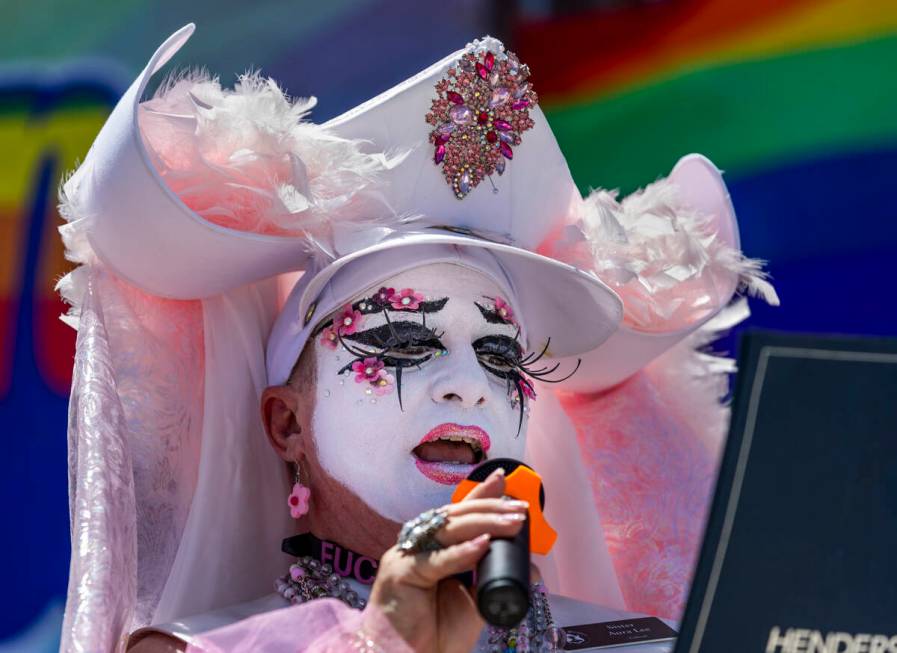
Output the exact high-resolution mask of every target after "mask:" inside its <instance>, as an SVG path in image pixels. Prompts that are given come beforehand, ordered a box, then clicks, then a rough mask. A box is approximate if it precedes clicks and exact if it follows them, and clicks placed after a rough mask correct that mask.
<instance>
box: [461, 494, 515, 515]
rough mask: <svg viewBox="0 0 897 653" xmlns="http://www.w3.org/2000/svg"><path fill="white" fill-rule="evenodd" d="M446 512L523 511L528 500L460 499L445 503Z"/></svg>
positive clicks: (467, 513) (465, 513) (463, 513)
mask: <svg viewBox="0 0 897 653" xmlns="http://www.w3.org/2000/svg"><path fill="white" fill-rule="evenodd" d="M445 508H446V512H447V514H448V516H449V517H455V516H460V515H469V514H471V513H474V512H495V513H508V512H525V511H526V510H527V509H528V508H529V502H528V501H519V500H517V499H510V500H509V499H504V498H502V499H471V500H470V501H462V502H461V503H451V504H449V505H447V506H446V507H445Z"/></svg>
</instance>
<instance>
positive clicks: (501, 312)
mask: <svg viewBox="0 0 897 653" xmlns="http://www.w3.org/2000/svg"><path fill="white" fill-rule="evenodd" d="M495 312H496V313H498V316H499V317H500V318H501V319H503V320H504V321H505V322H507V323H508V324H514V325H516V324H517V320H515V319H514V310H513V309H512V308H511V305H510V304H509V303H508V302H506V301H505V300H504V299H502V298H501V297H496V298H495Z"/></svg>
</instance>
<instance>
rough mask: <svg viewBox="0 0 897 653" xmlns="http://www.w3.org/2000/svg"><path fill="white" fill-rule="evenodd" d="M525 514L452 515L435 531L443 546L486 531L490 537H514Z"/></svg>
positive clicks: (463, 540) (465, 539)
mask: <svg viewBox="0 0 897 653" xmlns="http://www.w3.org/2000/svg"><path fill="white" fill-rule="evenodd" d="M525 519H526V515H525V514H524V513H521V512H511V513H504V514H495V513H492V514H490V513H473V514H471V515H461V516H458V517H452V518H451V519H449V520H448V521H447V522H446V523H445V525H444V526H443V527H442V528H440V529H439V531H438V532H437V533H436V539H437V540H438V541H439V543H440V544H442V545H443V546H451V545H453V544H460V543H461V542H466V541H467V540H472V539H473V538H475V537H477V536H479V535H482V534H483V533H488V534H489V535H490V536H492V537H514V536H515V535H517V533H519V532H520V528H521V527H522V526H523V522H524V520H525Z"/></svg>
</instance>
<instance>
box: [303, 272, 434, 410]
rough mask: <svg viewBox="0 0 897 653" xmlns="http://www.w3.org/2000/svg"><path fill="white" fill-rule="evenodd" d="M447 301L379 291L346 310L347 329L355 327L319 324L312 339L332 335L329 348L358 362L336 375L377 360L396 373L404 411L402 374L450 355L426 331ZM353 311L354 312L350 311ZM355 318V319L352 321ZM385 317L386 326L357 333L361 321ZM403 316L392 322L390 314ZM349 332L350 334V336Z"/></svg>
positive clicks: (410, 292)
mask: <svg viewBox="0 0 897 653" xmlns="http://www.w3.org/2000/svg"><path fill="white" fill-rule="evenodd" d="M448 300H449V298H448V297H441V298H438V299H432V300H425V299H424V298H423V296H422V295H421V294H420V293H417V292H415V291H414V290H412V289H410V288H404V289H402V290H399V291H398V292H397V291H396V289H395V288H386V287H383V288H380V289H379V290H378V291H377V292H376V293H374V294H373V295H371V296H370V297H365V298H364V299H360V300H358V301H357V302H354V303H353V304H351V306H347V307H344V308H343V315H344V316H346V318H347V320H348V321H347V322H346V323H345V324H346V325H352V322H357V326H356V325H352V326H351V331H350V329H349V328H345V329H344V328H342V327H343V325H340V324H335V323H334V320H337V321H338V318H331V319H329V320H326V321H324V322H322V323H321V324H319V325H318V326H317V328H315V329H314V331H313V332H312V338H315V337H317V336H318V335H319V334H321V333H322V332H324V331H325V330H327V331H328V332H329V336H328V337H327V338H328V342H330V343H332V344H329V345H328V346H330V347H332V348H335V347H336V342H337V341H338V342H339V344H341V345H342V346H343V348H344V349H345V350H346V351H348V352H349V353H350V354H352V355H353V356H354V357H355V358H354V360H352V361H350V362H349V363H348V364H347V365H345V366H343V367H342V368H341V369H340V370H339V371H338V372H337V374H340V375H342V374H345V373H346V372H347V371H349V370H350V369H353V366H355V365H356V364H357V363H358V362H359V361H364V360H365V359H368V358H375V359H376V360H377V361H379V362H380V363H381V365H382V367H388V368H390V369H392V370H394V371H395V383H396V393H397V394H398V397H399V408H400V409H403V407H402V372H403V370H405V369H407V368H411V367H417V368H420V366H421V365H422V364H424V363H425V362H427V361H429V360H430V359H432V358H437V357H439V356H441V355H443V354H445V353H447V350H446V348H445V347H444V346H443V344H442V342H441V341H440V340H439V339H440V338H441V337H442V334H441V333H437V332H436V331H435V329H431V328H429V327H427V315H428V314H431V313H438V312H439V311H441V310H442V309H443V308H444V307H445V305H446V303H447V302H448ZM350 309H351V310H350ZM352 313H354V314H355V316H356V317H355V318H353V317H352ZM377 313H382V314H383V317H384V318H385V319H386V324H382V325H380V326H377V327H373V328H370V329H365V330H358V327H360V326H361V324H362V323H361V321H360V317H361V316H363V315H373V314H377ZM390 313H392V314H394V315H400V316H402V317H401V318H400V319H398V320H390V318H389V314H390ZM406 315H408V316H411V315H419V316H420V320H421V321H420V322H416V321H414V320H408V319H406ZM347 331H349V332H348V333H347Z"/></svg>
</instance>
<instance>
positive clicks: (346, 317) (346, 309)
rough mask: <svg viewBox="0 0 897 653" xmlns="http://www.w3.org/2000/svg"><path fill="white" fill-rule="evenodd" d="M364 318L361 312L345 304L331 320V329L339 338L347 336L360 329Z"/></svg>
mask: <svg viewBox="0 0 897 653" xmlns="http://www.w3.org/2000/svg"><path fill="white" fill-rule="evenodd" d="M363 321H364V316H363V315H362V314H361V311H356V310H355V309H354V308H352V304H346V305H345V306H343V308H342V310H341V311H340V312H339V313H338V314H337V315H336V317H334V318H333V327H334V328H335V329H336V331H337V333H339V334H340V335H341V336H349V335H352V334H353V333H355V332H356V331H358V329H359V328H361V324H362V322H363Z"/></svg>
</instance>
